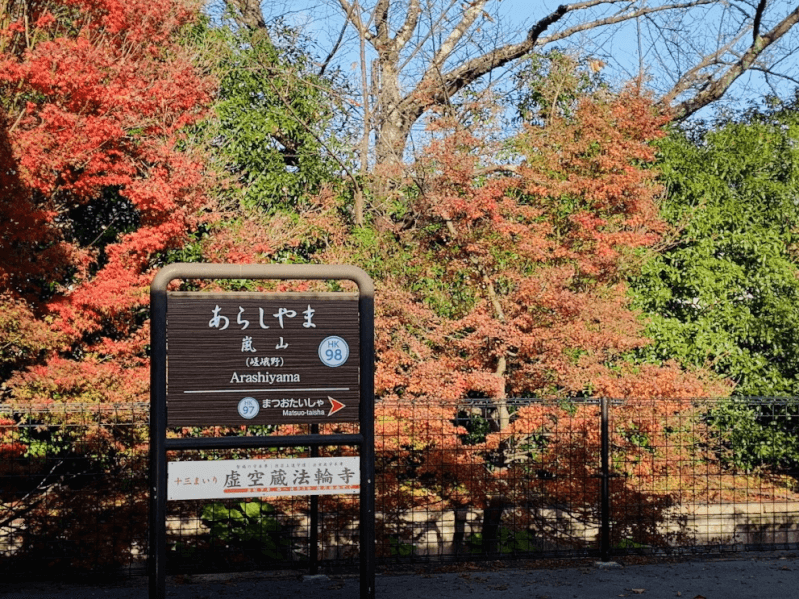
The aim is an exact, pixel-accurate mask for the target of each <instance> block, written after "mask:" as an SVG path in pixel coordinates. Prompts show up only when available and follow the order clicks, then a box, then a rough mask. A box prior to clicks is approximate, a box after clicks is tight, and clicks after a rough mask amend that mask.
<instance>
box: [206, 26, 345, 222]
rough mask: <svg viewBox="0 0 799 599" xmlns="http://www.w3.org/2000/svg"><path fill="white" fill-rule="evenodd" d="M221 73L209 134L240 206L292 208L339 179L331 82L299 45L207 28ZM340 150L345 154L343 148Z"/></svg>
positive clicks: (334, 99)
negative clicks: (237, 192)
mask: <svg viewBox="0 0 799 599" xmlns="http://www.w3.org/2000/svg"><path fill="white" fill-rule="evenodd" d="M207 35H208V39H209V43H210V44H212V45H213V46H214V47H215V48H217V52H218V57H217V64H216V66H215V69H216V70H217V72H218V73H219V79H220V81H219V84H220V87H219V101H218V102H217V104H216V106H215V113H216V119H214V120H213V121H212V122H210V123H209V124H208V127H209V130H208V131H207V136H208V138H209V139H210V140H211V144H212V145H213V146H215V147H216V148H217V149H218V155H219V158H220V160H221V162H222V164H223V168H224V169H225V170H227V172H228V173H229V174H230V175H231V176H232V177H233V178H234V179H235V180H236V181H237V182H238V184H239V188H240V201H241V202H242V204H243V206H244V207H247V208H260V209H262V210H266V211H268V212H271V211H273V210H274V209H277V208H280V207H284V208H292V207H294V206H296V204H297V203H298V202H301V201H302V200H303V199H304V198H307V197H308V196H309V195H311V194H314V193H316V192H317V191H318V190H319V188H320V186H321V185H322V183H324V182H327V181H331V180H334V179H336V178H337V172H338V171H339V170H340V166H339V162H338V160H336V159H334V158H333V157H332V155H331V151H333V150H335V151H336V152H341V150H342V149H341V147H340V144H339V143H338V142H337V140H336V139H335V136H334V135H333V134H332V124H331V123H332V121H333V118H334V115H335V114H336V112H335V106H336V104H337V100H336V98H335V96H334V93H333V85H332V83H331V81H330V80H328V79H324V78H320V77H318V76H317V75H315V74H314V73H313V72H312V71H311V63H310V59H309V57H308V56H307V55H306V54H304V53H303V52H302V51H301V50H297V49H296V48H294V49H285V50H283V49H278V48H277V47H275V46H274V45H273V43H272V41H271V40H270V39H269V38H267V37H266V36H264V35H261V34H259V33H257V32H256V33H252V32H247V31H243V30H239V31H236V32H235V33H234V32H232V31H230V30H229V29H227V28H219V29H214V30H209V32H208V34H207ZM342 155H343V153H342Z"/></svg>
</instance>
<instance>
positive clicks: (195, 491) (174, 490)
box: [167, 457, 361, 500]
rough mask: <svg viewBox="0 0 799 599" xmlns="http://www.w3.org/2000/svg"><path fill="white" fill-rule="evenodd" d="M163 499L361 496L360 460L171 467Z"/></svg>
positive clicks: (205, 463)
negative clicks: (166, 490) (347, 494)
mask: <svg viewBox="0 0 799 599" xmlns="http://www.w3.org/2000/svg"><path fill="white" fill-rule="evenodd" d="M167 476H168V478H169V483H168V493H167V499H169V500H180V499H224V498H229V499H231V498H237V497H281V496H289V495H340V494H346V493H359V492H360V489H361V485H360V483H361V472H360V458H358V457H345V458H294V459H279V460H216V461H202V462H169V464H168V465H167Z"/></svg>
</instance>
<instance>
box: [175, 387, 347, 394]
mask: <svg viewBox="0 0 799 599" xmlns="http://www.w3.org/2000/svg"><path fill="white" fill-rule="evenodd" d="M349 390H350V388H349V387H321V388H313V389H201V390H199V391H184V392H183V393H264V392H266V391H280V392H281V393H288V392H293V391H324V392H328V391H349Z"/></svg>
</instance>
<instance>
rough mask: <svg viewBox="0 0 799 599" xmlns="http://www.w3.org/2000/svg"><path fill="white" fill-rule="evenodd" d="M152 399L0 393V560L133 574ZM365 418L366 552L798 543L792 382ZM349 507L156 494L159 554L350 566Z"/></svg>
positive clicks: (413, 408)
mask: <svg viewBox="0 0 799 599" xmlns="http://www.w3.org/2000/svg"><path fill="white" fill-rule="evenodd" d="M603 403H604V404H605V407H606V408H607V409H606V410H603V409H602V407H603ZM148 410H149V408H148V405H147V404H134V405H125V406H118V405H114V406H108V405H106V406H61V407H48V408H32V407H28V408H20V407H11V406H0V457H1V460H0V571H2V572H3V573H4V574H5V575H12V574H21V575H31V574H33V573H35V574H36V575H39V574H40V573H41V572H42V570H43V568H47V570H48V571H49V572H51V573H53V574H56V573H59V575H62V574H63V572H65V571H68V572H72V573H80V572H85V571H87V570H90V571H93V572H98V571H110V572H119V570H120V569H122V570H125V571H128V572H135V571H138V572H144V569H145V560H146V556H147V526H148V515H147V513H148V490H147V489H148V483H147V477H148V462H147V455H148V445H147V437H148V432H149V431H148ZM603 412H604V413H605V414H606V420H605V426H604V427H603V419H602V415H603ZM354 426H357V425H322V426H321V429H322V430H320V433H322V434H330V433H333V432H353V431H351V430H349V428H348V427H350V428H351V427H354ZM292 428H293V430H292V431H290V432H292V433H294V434H302V433H308V432H309V431H308V430H305V429H306V428H307V427H302V426H295V427H292ZM603 430H606V431H607V434H606V435H605V436H604V438H603V434H602V432H603ZM287 432H289V431H286V430H276V429H274V427H260V428H257V429H252V428H251V429H249V430H244V429H219V428H216V429H206V430H196V429H176V430H173V431H171V433H170V434H172V435H184V436H185V435H234V434H235V435H242V434H287ZM375 432H376V441H375V442H376V455H377V498H376V506H377V510H376V530H377V546H376V548H375V551H376V553H377V556H378V563H382V564H391V563H408V562H420V561H445V560H460V561H473V560H479V559H486V558H487V559H497V558H503V557H508V558H525V559H531V558H536V557H553V556H608V555H610V556H615V555H620V554H625V553H631V552H636V553H651V554H660V553H675V552H721V551H735V550H752V549H795V548H797V545H799V483H797V480H799V478H798V476H799V434H798V433H799V400H797V399H793V398H788V399H773V398H769V399H753V398H732V399H718V400H706V399H705V400H688V399H685V400H675V399H656V400H632V399H628V400H624V401H608V400H594V399H586V400H562V401H539V400H529V399H525V400H501V401H499V400H487V399H472V400H462V401H459V402H449V401H439V400H435V401H433V400H427V401H422V400H416V401H406V402H403V401H393V402H389V401H381V402H378V405H377V406H376V426H375ZM603 440H604V443H603ZM603 448H604V450H605V451H604V452H603ZM347 452H354V450H352V449H348V448H342V447H328V448H325V447H322V448H320V453H321V455H323V456H324V455H344V454H346V453H347ZM308 455H310V450H308V451H305V450H303V449H302V448H299V449H297V448H293V449H261V450H258V451H257V452H256V451H254V450H236V451H226V452H207V451H203V452H200V451H196V452H180V453H179V452H172V453H170V455H169V460H170V461H177V460H187V459H194V460H197V459H219V458H224V459H235V458H270V457H281V458H284V457H305V456H308ZM603 466H604V468H603ZM314 511H318V523H317V525H316V532H317V534H316V535H314V534H312V532H313V531H312V528H313V527H312V524H311V522H312V519H313V517H314V516H313V512H314ZM358 513H359V512H358V496H357V495H340V496H339V495H331V496H320V497H318V498H313V499H312V498H309V497H286V498H269V499H268V500H258V499H255V500H227V499H226V500H221V499H220V500H213V501H207V500H206V501H174V502H169V504H168V516H167V528H168V569H169V570H170V571H172V572H210V571H234V570H245V569H247V570H251V569H262V570H263V569H285V568H306V567H307V566H308V564H309V563H310V562H311V561H312V560H313V559H314V558H315V559H316V560H318V562H319V564H320V565H321V566H322V567H323V568H324V567H326V566H327V567H331V568H333V567H335V568H347V567H349V566H351V567H353V568H355V567H357V564H358V552H359V550H360V549H359V539H358ZM312 537H313V538H316V542H312Z"/></svg>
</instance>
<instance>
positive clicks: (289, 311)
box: [150, 264, 376, 599]
mask: <svg viewBox="0 0 799 599" xmlns="http://www.w3.org/2000/svg"><path fill="white" fill-rule="evenodd" d="M176 279H276V280H346V281H352V282H354V283H355V284H356V285H357V287H358V294H357V311H356V310H355V308H354V305H355V300H356V298H355V297H353V296H352V294H345V293H332V294H312V295H311V296H310V299H309V295H308V294H292V293H286V294H271V293H261V294H257V295H256V294H237V293H230V294H209V293H167V286H168V285H169V283H170V282H172V281H174V280H176ZM274 298H278V299H277V300H274ZM340 300H347V301H340ZM231 302H232V303H231ZM275 302H279V306H280V307H276V306H277V305H278V304H276V303H275ZM298 302H299V303H298ZM170 304H171V305H172V309H170ZM306 305H307V308H306V307H305V306H306ZM150 310H151V352H152V356H151V371H150V389H151V391H150V393H151V399H150V402H151V405H150V599H163V598H164V597H165V596H166V570H165V567H166V501H167V490H168V478H167V476H168V475H167V467H168V464H167V457H166V455H167V451H170V450H201V449H204V450H214V449H217V450H221V449H233V448H240V449H244V448H262V447H311V448H312V452H313V453H317V452H318V448H319V447H320V446H322V445H325V446H332V445H341V446H345V445H349V446H357V447H358V448H359V462H360V523H359V524H360V538H361V547H360V596H361V598H362V599H367V598H373V597H374V592H375V586H374V584H375V565H376V560H375V520H374V518H375V453H374V376H373V371H374V285H373V283H372V280H371V279H370V278H369V276H368V275H367V274H366V273H365V272H364V271H363V270H361V269H359V268H357V267H353V266H325V265H275V264H270V265H249V264H248V265H230V264H172V265H169V266H167V267H165V268H163V269H161V270H160V271H159V272H158V273H157V275H156V277H155V279H154V280H153V283H152V285H151V288H150ZM275 310H276V311H275ZM226 311H227V312H226ZM339 318H341V319H342V321H344V320H346V321H347V322H346V323H343V322H338V319H339ZM192 323H201V324H200V326H201V327H202V328H201V329H200V330H199V331H197V330H192V327H194V326H195V325H194V324H192ZM353 323H357V330H356V328H355V325H353ZM345 324H346V326H345ZM231 325H232V326H231ZM169 327H171V328H169ZM256 327H257V328H256ZM292 327H293V328H292ZM248 329H249V330H248ZM168 335H169V352H168V351H167V341H168V340H167V337H168ZM290 335H291V336H290ZM276 339H278V340H279V341H278V343H277V345H274V348H275V349H274V350H271V347H272V346H271V345H267V344H272V343H274V341H275V340H276ZM320 339H321V341H320ZM232 344H235V349H232V350H231V347H232ZM259 347H261V348H266V347H269V348H270V351H269V355H263V354H259V352H258V348H259ZM209 352H210V353H209ZM310 354H313V355H310ZM355 355H357V357H358V360H357V362H356V361H355V360H352V361H350V360H349V357H355ZM209 356H213V359H212V360H210V361H209ZM217 357H218V360H217ZM167 360H170V362H169V369H168V370H167ZM217 362H219V368H216V366H217ZM184 366H186V368H184ZM231 368H232V369H234V370H232V374H231ZM265 368H269V370H265ZM220 369H221V370H220ZM225 369H227V370H225ZM220 372H222V373H224V377H222V375H220ZM167 373H169V380H167ZM197 387H199V388H197ZM334 394H335V395H336V396H337V397H333V395H334ZM241 395H246V396H245V397H243V398H240V396H241ZM289 396H290V397H289ZM327 402H329V405H328V404H327ZM355 403H357V410H356V406H355V405H353V404H355ZM334 415H335V417H333V416H334ZM356 420H357V421H358V422H359V432H358V433H356V434H325V435H319V434H308V435H284V436H267V437H194V438H184V439H167V437H166V432H167V428H168V427H177V426H193V425H214V426H216V425H218V426H225V425H232V426H235V425H242V424H262V423H268V424H281V423H304V424H309V425H311V427H312V428H311V430H312V432H316V430H317V429H318V426H317V424H318V423H324V422H342V421H356ZM285 488H288V487H285ZM262 490H264V489H253V490H252V491H253V493H254V494H256V495H257V494H258V491H262ZM237 491H238V489H237ZM312 550H313V551H315V548H313V549H312ZM315 558H316V556H313V559H312V561H311V563H312V564H313V563H314V562H315Z"/></svg>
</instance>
